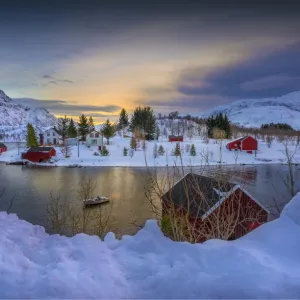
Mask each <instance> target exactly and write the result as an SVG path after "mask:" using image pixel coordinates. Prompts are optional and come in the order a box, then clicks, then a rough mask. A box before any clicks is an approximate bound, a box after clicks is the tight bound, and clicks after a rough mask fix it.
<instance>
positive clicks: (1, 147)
mask: <svg viewBox="0 0 300 300" xmlns="http://www.w3.org/2000/svg"><path fill="white" fill-rule="evenodd" d="M6 151H7V147H6V145H4V144H3V143H0V154H1V153H2V152H6Z"/></svg>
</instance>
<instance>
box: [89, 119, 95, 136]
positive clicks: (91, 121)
mask: <svg viewBox="0 0 300 300" xmlns="http://www.w3.org/2000/svg"><path fill="white" fill-rule="evenodd" d="M88 126H89V132H92V131H94V130H95V125H94V120H93V117H92V116H90V117H89V121H88Z"/></svg>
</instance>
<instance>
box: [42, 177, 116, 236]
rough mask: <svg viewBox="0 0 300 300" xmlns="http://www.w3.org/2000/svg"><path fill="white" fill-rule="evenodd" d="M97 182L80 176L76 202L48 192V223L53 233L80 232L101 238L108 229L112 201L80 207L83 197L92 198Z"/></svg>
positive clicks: (72, 233)
mask: <svg viewBox="0 0 300 300" xmlns="http://www.w3.org/2000/svg"><path fill="white" fill-rule="evenodd" d="M96 186H97V183H96V181H94V180H93V179H91V178H87V177H85V176H82V177H81V179H80V182H79V187H78V190H77V200H78V201H77V203H76V202H75V203H73V202H72V203H71V204H70V202H67V201H66V199H64V198H62V197H61V196H60V195H59V194H58V195H56V196H55V195H54V194H53V193H52V192H50V199H49V200H50V204H49V205H48V206H47V210H46V212H47V218H48V224H49V226H50V228H51V231H52V232H53V233H58V234H71V235H75V234H77V233H80V232H84V233H87V234H96V235H98V236H99V237H101V238H103V237H104V235H105V234H106V233H107V232H108V231H109V224H110V220H111V212H112V207H113V206H112V205H113V201H110V202H109V203H108V204H105V205H100V206H96V207H80V205H82V204H83V201H82V200H83V199H89V198H93V196H94V191H95V189H96Z"/></svg>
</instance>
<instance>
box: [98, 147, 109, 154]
mask: <svg viewBox="0 0 300 300" xmlns="http://www.w3.org/2000/svg"><path fill="white" fill-rule="evenodd" d="M100 153H101V155H102V156H108V155H109V151H108V149H107V148H106V146H105V145H103V147H102V148H101V152H100Z"/></svg>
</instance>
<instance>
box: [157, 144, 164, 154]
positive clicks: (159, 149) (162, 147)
mask: <svg viewBox="0 0 300 300" xmlns="http://www.w3.org/2000/svg"><path fill="white" fill-rule="evenodd" d="M158 154H159V155H161V156H162V155H164V154H165V149H164V146H163V145H159V147H158Z"/></svg>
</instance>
